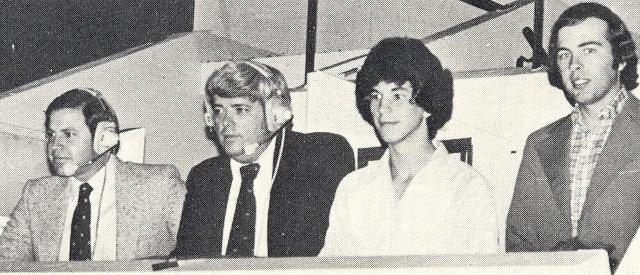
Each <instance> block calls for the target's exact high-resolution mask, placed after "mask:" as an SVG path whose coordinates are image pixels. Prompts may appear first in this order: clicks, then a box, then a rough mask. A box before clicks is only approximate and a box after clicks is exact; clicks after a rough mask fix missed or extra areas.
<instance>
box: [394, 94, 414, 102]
mask: <svg viewBox="0 0 640 275" xmlns="http://www.w3.org/2000/svg"><path fill="white" fill-rule="evenodd" d="M409 97H410V95H408V94H407V93H401V92H398V93H394V94H393V99H394V100H399V101H403V100H406V99H408V98H409Z"/></svg>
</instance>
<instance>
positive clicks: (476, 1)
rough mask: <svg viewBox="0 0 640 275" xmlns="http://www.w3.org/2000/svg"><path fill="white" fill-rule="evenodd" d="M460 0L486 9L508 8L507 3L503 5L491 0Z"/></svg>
mask: <svg viewBox="0 0 640 275" xmlns="http://www.w3.org/2000/svg"><path fill="white" fill-rule="evenodd" d="M460 1H462V2H465V3H467V4H469V5H472V6H474V7H476V8H479V9H483V10H485V11H495V10H502V9H506V8H508V6H507V5H502V4H499V3H496V2H494V1H491V0H460Z"/></svg>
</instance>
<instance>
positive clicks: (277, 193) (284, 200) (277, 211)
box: [267, 129, 296, 257]
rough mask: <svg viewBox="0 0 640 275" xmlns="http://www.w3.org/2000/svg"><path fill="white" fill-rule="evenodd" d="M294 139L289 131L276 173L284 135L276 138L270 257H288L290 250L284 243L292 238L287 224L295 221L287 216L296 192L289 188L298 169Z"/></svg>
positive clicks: (269, 241) (293, 135)
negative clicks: (276, 169) (287, 250)
mask: <svg viewBox="0 0 640 275" xmlns="http://www.w3.org/2000/svg"><path fill="white" fill-rule="evenodd" d="M293 139H295V133H293V132H291V131H290V130H289V129H287V131H286V135H285V140H284V148H283V151H282V156H281V160H280V166H279V167H278V171H275V166H276V164H277V162H278V153H279V152H280V146H283V145H282V144H281V142H280V141H281V140H282V134H279V135H277V137H276V146H275V150H274V155H273V165H274V166H273V167H274V171H273V172H274V173H276V172H277V174H276V178H275V181H274V182H273V185H272V186H271V194H270V197H269V214H268V215H269V216H268V218H267V219H268V221H267V224H268V225H267V243H268V245H267V246H268V251H269V252H268V254H269V256H270V257H273V256H275V255H280V256H282V255H286V254H283V253H286V252H285V251H283V250H286V249H290V247H289V246H287V245H286V244H285V243H284V240H285V239H287V238H289V237H291V236H287V235H288V234H287V233H285V232H284V228H286V227H287V224H288V223H289V222H291V220H292V219H294V217H287V216H286V215H287V213H290V212H289V211H291V210H292V209H291V207H290V204H291V203H292V202H293V201H292V198H291V195H292V193H291V192H293V191H295V190H291V188H290V186H287V185H288V184H289V183H291V182H292V180H291V177H292V176H294V175H295V174H296V173H295V171H293V169H294V168H295V167H296V161H295V160H294V159H293V158H295V156H296V154H295V152H293V151H294V150H295V148H294V146H296V143H295V142H294V141H293ZM282 234H284V235H282Z"/></svg>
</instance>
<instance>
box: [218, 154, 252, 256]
mask: <svg viewBox="0 0 640 275" xmlns="http://www.w3.org/2000/svg"><path fill="white" fill-rule="evenodd" d="M259 170H260V165H259V164H257V163H252V164H249V165H245V166H242V167H241V168H240V175H241V176H242V183H241V184H240V193H239V194H238V202H237V203H236V211H235V214H234V216H233V223H232V225H231V233H230V234H229V244H228V245H227V253H226V255H227V256H230V257H251V256H253V248H254V243H255V230H256V196H255V194H254V192H253V180H254V179H255V178H256V176H257V175H258V171H259Z"/></svg>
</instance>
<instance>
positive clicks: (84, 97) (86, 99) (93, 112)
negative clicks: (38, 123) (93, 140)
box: [44, 88, 120, 153]
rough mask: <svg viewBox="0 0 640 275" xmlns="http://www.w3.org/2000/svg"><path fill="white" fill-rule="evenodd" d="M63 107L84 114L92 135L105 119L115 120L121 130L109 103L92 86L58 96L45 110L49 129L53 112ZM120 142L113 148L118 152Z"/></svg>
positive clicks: (117, 127) (118, 129) (117, 128)
mask: <svg viewBox="0 0 640 275" xmlns="http://www.w3.org/2000/svg"><path fill="white" fill-rule="evenodd" d="M61 109H77V110H80V111H81V112H82V114H83V115H84V119H85V120H84V122H85V124H86V125H87V127H89V131H90V132H91V137H94V136H95V133H96V128H97V127H98V123H100V122H103V121H109V122H113V123H114V124H115V128H116V132H119V131H120V128H119V127H120V125H119V123H118V117H117V116H116V113H115V112H114V111H113V109H112V108H111V106H110V105H109V103H108V102H107V101H106V100H105V99H104V98H103V97H102V95H101V94H100V92H99V91H97V90H94V89H91V88H75V89H72V90H69V91H66V92H65V93H63V94H61V95H60V96H58V97H56V98H55V99H54V100H53V101H52V102H51V103H50V104H49V106H47V109H46V110H45V112H44V114H45V122H44V124H45V127H46V128H47V129H49V123H50V120H51V114H52V113H53V112H54V111H57V110H61ZM119 147H120V146H119V144H118V145H116V146H115V147H114V148H113V152H114V153H118V149H119Z"/></svg>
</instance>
